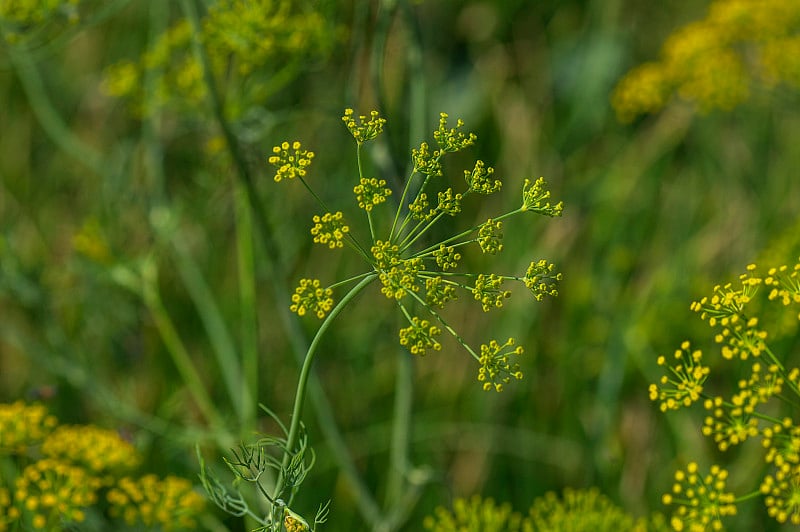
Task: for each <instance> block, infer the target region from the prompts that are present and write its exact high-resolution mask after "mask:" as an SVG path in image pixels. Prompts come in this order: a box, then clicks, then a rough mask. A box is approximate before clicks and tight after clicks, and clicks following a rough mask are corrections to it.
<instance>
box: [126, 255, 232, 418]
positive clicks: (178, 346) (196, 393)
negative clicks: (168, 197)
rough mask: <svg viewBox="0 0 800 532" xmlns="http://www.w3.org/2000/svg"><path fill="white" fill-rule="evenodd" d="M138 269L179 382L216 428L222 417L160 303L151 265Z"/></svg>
mask: <svg viewBox="0 0 800 532" xmlns="http://www.w3.org/2000/svg"><path fill="white" fill-rule="evenodd" d="M142 270H143V271H142V294H141V295H142V299H143V300H144V303H145V305H146V306H147V308H148V310H149V311H150V314H151V315H152V316H153V320H154V321H155V324H156V328H157V329H158V332H159V334H160V335H161V339H162V340H163V341H164V345H165V346H166V347H167V352H168V353H169V354H170V357H171V358H172V361H173V363H174V364H175V367H176V368H177V369H178V372H179V373H180V375H181V378H182V379H183V382H184V383H186V387H187V388H189V391H190V392H191V394H192V396H193V397H194V400H195V402H196V403H197V406H198V408H200V411H201V412H202V413H203V416H204V417H205V418H206V420H207V421H208V422H209V424H210V425H211V426H212V427H214V428H216V429H220V428H222V427H224V424H223V422H222V417H221V416H220V415H219V412H217V409H216V408H215V407H214V402H213V401H212V400H211V397H210V396H209V395H208V392H207V391H206V389H205V386H204V385H203V381H202V379H201V378H200V374H199V373H198V372H197V368H196V367H195V365H194V363H193V362H192V359H191V357H190V356H189V353H188V351H187V350H186V346H185V345H184V344H183V341H182V340H181V338H180V335H179V334H178V331H177V330H176V329H175V325H174V324H173V323H172V318H170V316H169V313H168V312H167V309H166V308H165V307H164V303H163V302H162V301H161V295H160V294H159V291H158V281H157V279H156V271H155V265H145V266H144V267H143V269H142Z"/></svg>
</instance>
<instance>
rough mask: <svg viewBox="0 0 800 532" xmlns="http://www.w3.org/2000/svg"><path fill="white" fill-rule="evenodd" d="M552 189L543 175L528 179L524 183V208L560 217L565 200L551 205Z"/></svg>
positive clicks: (524, 209)
mask: <svg viewBox="0 0 800 532" xmlns="http://www.w3.org/2000/svg"><path fill="white" fill-rule="evenodd" d="M548 199H550V191H549V190H548V189H547V182H546V181H545V180H544V178H543V177H540V178H539V179H537V180H536V181H531V180H530V179H526V180H525V183H524V184H523V185H522V210H523V211H531V212H535V213H538V214H543V215H545V216H551V217H558V216H561V213H562V212H563V211H564V202H563V201H559V202H558V203H556V204H555V205H551V204H550V202H549V201H547V200H548Z"/></svg>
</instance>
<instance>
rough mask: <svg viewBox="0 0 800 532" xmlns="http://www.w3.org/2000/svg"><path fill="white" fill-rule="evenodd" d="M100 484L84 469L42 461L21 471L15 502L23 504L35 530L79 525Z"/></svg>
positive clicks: (61, 463)
mask: <svg viewBox="0 0 800 532" xmlns="http://www.w3.org/2000/svg"><path fill="white" fill-rule="evenodd" d="M100 484H101V483H100V480H99V479H98V478H95V477H93V476H91V475H90V474H89V473H88V472H87V471H86V470H85V469H83V468H81V467H77V466H74V465H71V464H67V463H65V462H63V461H61V460H55V459H52V458H44V459H42V460H38V461H37V462H34V463H32V464H30V465H28V466H26V467H25V469H23V471H22V474H21V475H20V476H19V477H17V480H16V482H15V490H14V499H15V500H16V501H18V502H19V503H21V504H23V505H24V507H25V510H26V513H27V514H28V515H27V517H23V516H21V517H20V518H21V519H25V520H28V519H29V520H30V526H31V527H32V528H34V529H36V530H43V529H45V528H47V529H50V530H53V529H54V528H53V527H55V526H57V525H58V524H60V523H65V522H66V523H81V522H83V521H84V520H85V519H86V514H85V511H84V509H85V508H86V507H88V506H91V505H93V504H94V503H95V502H96V501H97V490H98V489H99V488H100Z"/></svg>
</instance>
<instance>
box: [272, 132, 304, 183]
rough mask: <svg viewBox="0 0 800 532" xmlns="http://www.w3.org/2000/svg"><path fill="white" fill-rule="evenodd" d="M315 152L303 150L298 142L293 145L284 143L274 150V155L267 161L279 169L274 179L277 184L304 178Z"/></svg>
mask: <svg viewBox="0 0 800 532" xmlns="http://www.w3.org/2000/svg"><path fill="white" fill-rule="evenodd" d="M313 158H314V152H313V151H308V150H304V149H302V146H301V145H300V143H299V142H298V141H294V142H292V143H291V144H289V142H283V143H282V144H281V145H280V146H275V147H274V148H272V155H270V156H269V158H268V159H267V161H268V162H269V164H271V165H272V166H274V167H275V168H277V171H276V172H275V176H274V177H273V179H274V180H275V182H276V183H278V182H280V181H281V180H283V179H294V178H295V177H300V178H302V177H304V176H305V175H306V168H308V166H309V165H310V164H311V160H312V159H313Z"/></svg>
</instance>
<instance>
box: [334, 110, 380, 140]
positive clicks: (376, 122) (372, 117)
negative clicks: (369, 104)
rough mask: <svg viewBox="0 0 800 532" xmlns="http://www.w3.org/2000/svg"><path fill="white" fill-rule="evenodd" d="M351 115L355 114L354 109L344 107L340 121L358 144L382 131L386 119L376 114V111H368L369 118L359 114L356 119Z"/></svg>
mask: <svg viewBox="0 0 800 532" xmlns="http://www.w3.org/2000/svg"><path fill="white" fill-rule="evenodd" d="M353 116H355V111H353V110H352V109H345V110H344V116H342V121H343V122H344V125H345V126H346V127H347V130H348V131H350V134H351V135H353V138H354V139H356V142H357V143H358V144H363V143H364V142H367V141H368V140H372V139H374V138H376V137H377V136H378V135H380V134H381V133H383V126H384V125H385V124H386V119H385V118H381V117H380V116H379V115H378V111H370V113H369V120H367V117H366V116H364V115H361V116H359V117H358V119H356V118H353Z"/></svg>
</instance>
